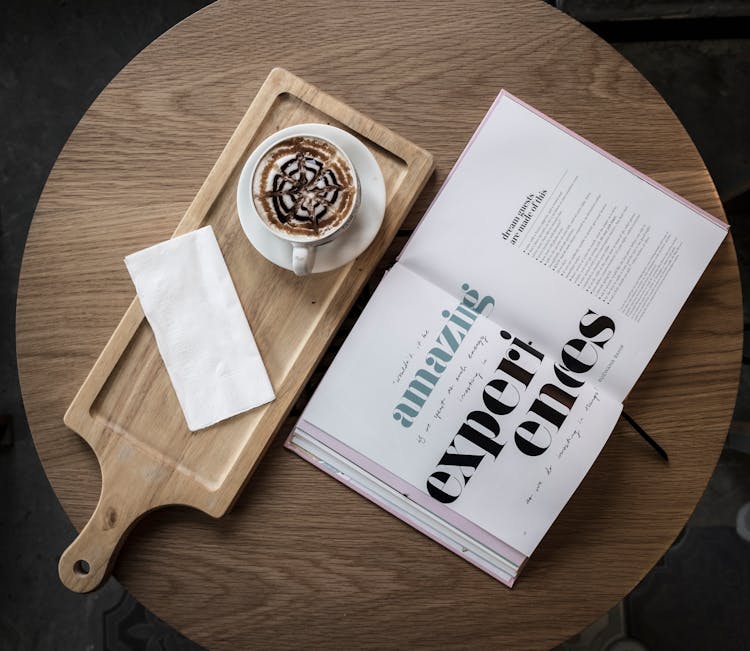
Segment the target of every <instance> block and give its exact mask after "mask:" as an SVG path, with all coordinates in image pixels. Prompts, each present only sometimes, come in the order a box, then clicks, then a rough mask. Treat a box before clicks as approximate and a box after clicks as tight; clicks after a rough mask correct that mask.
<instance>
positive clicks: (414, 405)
mask: <svg viewBox="0 0 750 651" xmlns="http://www.w3.org/2000/svg"><path fill="white" fill-rule="evenodd" d="M461 290H462V291H463V292H464V296H463V299H461V302H460V303H459V304H458V305H457V306H456V308H455V309H454V310H453V312H449V311H448V310H443V312H442V315H443V317H444V318H446V319H448V320H447V321H446V322H445V324H444V325H443V327H442V328H441V329H440V334H439V335H438V338H437V339H436V340H435V343H434V345H433V347H432V348H430V351H429V352H428V353H427V357H426V359H425V364H426V365H427V366H429V367H430V368H431V370H430V371H428V370H427V369H424V368H420V369H419V370H418V371H417V372H416V373H415V374H414V379H413V380H412V381H411V382H409V387H408V388H407V389H406V391H404V393H403V395H402V396H401V402H400V403H399V404H397V405H396V406H395V407H394V409H393V418H394V419H395V420H397V421H398V422H399V423H401V425H402V426H403V427H411V426H412V424H413V423H414V419H415V418H416V417H417V416H418V415H419V411H420V409H422V406H423V405H424V403H425V402H427V398H429V397H430V394H431V393H432V390H433V389H434V388H435V386H436V385H437V383H438V381H439V380H440V376H441V375H442V373H443V371H445V369H446V368H448V363H449V362H450V361H451V360H452V359H453V355H455V353H456V351H457V350H458V347H459V346H460V345H461V342H462V341H463V340H464V338H465V337H466V335H467V334H468V333H469V330H471V326H473V325H474V322H475V321H476V319H477V317H478V316H479V315H480V314H484V313H485V311H486V313H487V314H489V313H490V312H492V308H493V307H494V305H495V299H494V298H492V296H485V297H483V298H482V299H481V300H480V298H479V292H478V291H476V290H475V289H471V288H470V287H469V285H468V283H464V284H463V285H461Z"/></svg>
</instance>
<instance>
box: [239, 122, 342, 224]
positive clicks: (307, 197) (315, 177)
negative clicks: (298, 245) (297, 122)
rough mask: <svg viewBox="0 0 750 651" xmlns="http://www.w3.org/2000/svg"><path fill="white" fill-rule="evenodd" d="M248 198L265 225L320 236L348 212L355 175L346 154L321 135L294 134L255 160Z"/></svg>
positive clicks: (339, 221)
mask: <svg viewBox="0 0 750 651" xmlns="http://www.w3.org/2000/svg"><path fill="white" fill-rule="evenodd" d="M252 197H253V203H254V205H255V208H256V210H257V212H258V214H259V215H260V217H261V219H263V220H264V221H265V222H266V224H268V225H269V226H270V227H271V228H272V229H274V230H277V231H280V232H281V233H282V234H286V235H300V236H310V237H315V238H318V237H324V236H325V235H327V234H329V233H331V232H333V231H334V230H336V229H337V228H338V227H339V226H340V225H341V224H342V223H343V222H344V221H345V220H346V219H347V218H348V216H349V215H350V213H351V211H352V210H353V209H354V207H355V202H356V200H357V180H356V178H355V175H354V170H353V169H352V167H351V164H350V163H349V162H348V160H347V159H346V157H345V156H344V155H343V154H342V153H341V152H340V151H339V150H338V149H337V148H336V147H335V146H334V145H332V144H331V143H329V142H328V141H326V140H322V139H319V138H314V137H311V136H296V137H291V138H287V139H285V140H282V141H281V142H279V143H277V144H276V145H274V146H273V147H271V149H270V150H268V151H267V152H266V153H265V154H264V156H263V159H262V160H261V161H260V162H259V163H258V166H257V168H256V171H255V174H254V176H253V187H252Z"/></svg>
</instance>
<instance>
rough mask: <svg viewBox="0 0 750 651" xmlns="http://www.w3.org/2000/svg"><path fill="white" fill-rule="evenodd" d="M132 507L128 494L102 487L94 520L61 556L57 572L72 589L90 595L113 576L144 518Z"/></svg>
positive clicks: (141, 513)
mask: <svg viewBox="0 0 750 651" xmlns="http://www.w3.org/2000/svg"><path fill="white" fill-rule="evenodd" d="M103 476H104V477H106V476H107V474H106V473H103ZM125 485H127V484H125ZM132 506H133V505H132V503H130V501H129V500H128V496H127V495H117V494H116V493H114V492H113V491H111V490H108V487H107V485H106V484H103V485H102V493H101V495H100V496H99V503H98V504H97V505H96V509H95V510H94V513H93V515H92V516H91V519H90V520H89V521H88V522H87V523H86V526H85V527H84V528H83V530H82V531H81V532H80V533H79V534H78V537H77V538H76V539H75V540H74V541H73V542H72V543H71V544H70V546H69V547H68V548H67V549H66V550H65V551H64V552H63V555H62V556H61V557H60V563H59V564H58V567H57V569H58V573H59V575H60V580H61V581H62V582H63V584H65V586H66V587H67V588H68V589H70V590H72V591H74V592H90V591H91V590H94V589H96V588H97V587H99V585H101V583H102V582H103V581H104V580H105V579H106V578H107V577H108V576H109V573H110V570H111V568H112V565H113V563H114V561H115V558H116V557H117V552H118V551H119V549H120V547H121V546H122V543H123V542H124V541H125V538H126V537H127V535H128V533H129V532H130V530H131V529H132V528H133V526H134V525H135V523H136V522H137V521H138V520H139V519H140V518H141V517H142V516H143V515H144V512H142V511H138V510H135V509H133V508H132Z"/></svg>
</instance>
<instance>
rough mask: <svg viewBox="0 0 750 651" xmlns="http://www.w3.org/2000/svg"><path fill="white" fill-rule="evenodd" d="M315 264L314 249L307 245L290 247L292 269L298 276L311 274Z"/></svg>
mask: <svg viewBox="0 0 750 651" xmlns="http://www.w3.org/2000/svg"><path fill="white" fill-rule="evenodd" d="M314 264H315V247H314V246H310V245H309V244H294V245H292V269H294V273H295V274H297V275H298V276H307V275H309V274H310V273H312V269H313V265H314Z"/></svg>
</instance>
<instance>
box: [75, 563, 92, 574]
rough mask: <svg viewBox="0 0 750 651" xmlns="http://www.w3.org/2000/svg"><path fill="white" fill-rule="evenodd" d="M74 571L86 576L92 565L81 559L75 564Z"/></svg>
mask: <svg viewBox="0 0 750 651" xmlns="http://www.w3.org/2000/svg"><path fill="white" fill-rule="evenodd" d="M73 571H74V572H75V573H76V574H78V575H80V576H86V575H87V574H88V573H89V572H90V571H91V567H90V566H89V564H88V562H87V561H84V560H80V561H76V562H75V564H74V565H73Z"/></svg>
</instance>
